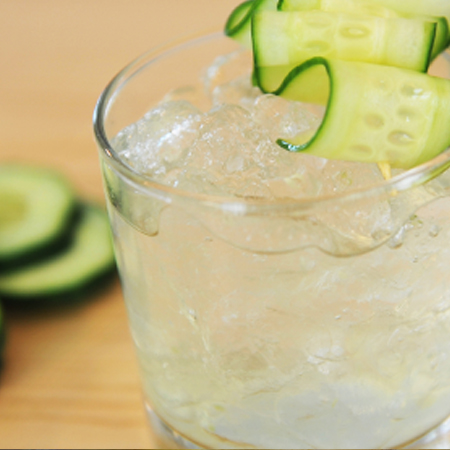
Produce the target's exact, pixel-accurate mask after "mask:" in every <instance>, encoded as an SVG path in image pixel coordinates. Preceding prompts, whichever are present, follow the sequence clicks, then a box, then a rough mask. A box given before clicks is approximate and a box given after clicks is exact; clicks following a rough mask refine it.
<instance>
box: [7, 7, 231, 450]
mask: <svg viewBox="0 0 450 450" xmlns="http://www.w3.org/2000/svg"><path fill="white" fill-rule="evenodd" d="M238 3H239V1H237V0H189V1H188V0H163V1H161V0H0V163H1V162H3V161H7V160H15V161H23V162H30V163H35V164H41V165H45V166H50V167H54V168H56V169H57V170H59V171H61V172H62V173H64V174H65V175H66V176H67V177H68V178H69V179H70V180H71V181H72V182H73V184H74V185H75V186H76V188H77V189H78V192H79V193H80V195H82V196H84V197H87V198H95V199H99V200H101V199H102V198H103V197H102V196H103V194H102V185H101V179H100V172H99V166H98V159H97V154H96V148H95V144H94V141H93V137H92V131H91V117H92V111H93V109H94V105H95V103H96V100H97V98H98V95H99V94H100V92H101V90H102V89H103V88H104V86H105V85H106V83H107V82H108V81H109V80H110V78H111V77H112V76H113V75H114V74H115V73H116V72H117V71H118V70H120V69H121V68H122V66H124V65H125V64H126V63H127V62H128V61H129V60H131V59H132V58H134V57H136V56H137V55H138V54H140V53H142V52H143V51H145V50H147V49H149V48H151V47H154V46H157V45H159V44H161V43H163V42H166V41H167V40H169V39H172V38H175V37H177V36H179V35H183V34H189V33H192V32H196V31H197V30H199V29H203V28H207V27H209V26H211V24H217V26H221V25H222V24H223V21H224V20H225V18H226V15H227V13H228V12H229V11H230V10H231V8H233V7H234V6H236V5H237V4H238ZM0 201H1V199H0ZM6 321H7V325H8V341H7V347H6V353H5V364H4V367H3V370H2V372H1V374H0V448H157V444H156V441H155V439H154V437H153V436H152V434H151V432H150V431H149V429H148V427H147V424H146V421H145V416H144V409H143V406H142V402H141V391H140V383H139V376H138V370H137V364H136V360H135V355H134V350H133V347H132V343H131V339H130V336H129V332H128V328H127V322H126V314H125V310H124V306H123V300H122V294H121V290H120V286H119V283H118V282H117V281H116V282H115V284H114V285H113V286H111V287H110V288H109V289H108V290H106V291H105V292H103V293H101V294H99V295H97V296H96V297H95V298H91V299H86V301H85V302H84V303H81V304H79V305H77V306H72V307H67V308H54V309H50V310H45V311H40V312H38V311H18V310H11V309H8V310H7V311H6Z"/></svg>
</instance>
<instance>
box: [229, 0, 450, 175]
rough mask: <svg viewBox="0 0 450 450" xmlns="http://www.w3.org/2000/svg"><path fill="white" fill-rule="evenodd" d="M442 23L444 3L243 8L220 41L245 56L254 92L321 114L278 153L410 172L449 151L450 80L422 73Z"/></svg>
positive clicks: (314, 2)
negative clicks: (312, 128)
mask: <svg viewBox="0 0 450 450" xmlns="http://www.w3.org/2000/svg"><path fill="white" fill-rule="evenodd" d="M449 22H450V2H449V1H448V0H250V1H246V2H244V3H242V4H241V5H239V6H238V7H237V8H236V9H235V10H234V11H233V12H232V13H231V15H230V17H229V19H228V21H227V24H226V26H225V33H226V34H227V35H228V36H230V37H232V38H234V39H236V40H237V41H239V42H240V43H241V44H243V45H244V46H247V47H251V48H252V50H253V60H254V68H253V69H254V73H253V79H254V82H255V83H256V84H257V85H258V86H259V87H260V88H261V90H262V91H263V92H266V93H272V94H275V95H280V96H282V97H285V98H287V99H291V100H297V101H301V102H306V103H315V104H320V105H325V106H326V110H325V114H324V118H323V120H322V123H321V126H320V127H319V129H318V130H317V131H316V132H315V133H314V134H313V135H299V136H296V137H294V138H290V139H283V137H281V138H280V139H279V140H278V144H279V145H281V146H282V147H283V148H285V149H287V150H289V151H293V152H298V151H304V152H308V153H311V154H313V155H316V156H321V157H325V158H331V159H342V160H349V161H361V162H376V163H379V164H384V165H388V166H389V167H391V166H392V167H397V168H402V169H409V168H411V167H415V166H417V165H418V164H421V163H423V162H425V161H428V160H430V159H432V158H433V157H435V156H436V155H438V154H440V153H442V152H443V151H444V150H445V149H446V148H447V147H448V146H449V145H450V126H448V124H449V123H450V81H449V80H447V79H443V78H438V77H433V76H431V75H428V74H427V71H428V68H429V65H430V64H431V62H432V61H433V60H434V59H435V58H436V57H437V56H439V55H440V54H441V53H442V52H443V51H444V50H445V49H446V48H447V46H448V45H449V42H450V30H449Z"/></svg>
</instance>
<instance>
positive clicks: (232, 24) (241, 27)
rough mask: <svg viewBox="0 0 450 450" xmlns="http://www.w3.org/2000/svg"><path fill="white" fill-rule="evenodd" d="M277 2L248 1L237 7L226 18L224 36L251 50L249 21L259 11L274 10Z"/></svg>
mask: <svg viewBox="0 0 450 450" xmlns="http://www.w3.org/2000/svg"><path fill="white" fill-rule="evenodd" d="M277 4H278V0H248V1H246V2H244V3H241V4H240V5H238V6H237V7H236V8H235V9H234V10H233V11H232V12H231V14H230V16H229V17H228V20H227V22H226V24H225V34H226V35H227V36H230V37H231V38H233V39H234V40H236V41H238V42H240V43H241V44H242V45H243V46H244V47H247V48H251V46H252V39H251V21H252V17H253V14H254V13H255V12H256V11H261V10H276V9H277Z"/></svg>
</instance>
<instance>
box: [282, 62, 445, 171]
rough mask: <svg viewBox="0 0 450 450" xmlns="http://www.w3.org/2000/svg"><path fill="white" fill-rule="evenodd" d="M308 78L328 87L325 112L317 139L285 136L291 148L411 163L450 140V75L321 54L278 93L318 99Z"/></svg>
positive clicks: (362, 159) (284, 141)
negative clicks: (342, 59) (448, 76)
mask: <svg viewBox="0 0 450 450" xmlns="http://www.w3.org/2000/svg"><path fill="white" fill-rule="evenodd" d="M308 77H309V79H315V80H317V79H321V81H320V82H321V83H322V86H323V89H325V90H326V89H327V88H328V92H329V94H328V99H327V101H326V111H325V115H324V118H323V120H322V123H321V125H320V126H319V128H318V130H317V131H316V132H315V134H314V135H313V137H312V138H311V139H308V140H306V141H305V139H304V137H302V136H298V137H294V138H292V139H286V138H280V139H278V140H277V143H278V145H280V146H281V147H282V148H284V149H286V150H288V151H291V152H301V151H303V152H307V153H310V154H313V155H316V156H320V157H324V158H329V159H342V160H350V161H360V162H387V163H389V164H391V165H392V167H398V168H403V169H409V168H411V167H414V166H417V165H418V164H421V163H423V162H425V161H428V160H430V159H432V158H433V157H435V156H437V155H438V154H440V153H442V152H443V151H444V150H445V149H446V148H447V147H448V146H449V145H450V130H449V127H448V123H449V122H450V81H449V80H445V79H440V78H435V77H431V76H429V75H426V74H421V73H417V72H414V71H410V70H405V69H398V68H395V67H387V66H379V65H376V64H368V63H360V62H348V61H340V60H331V59H325V58H321V57H317V58H312V59H311V60H309V61H307V62H305V63H304V64H302V65H301V66H299V67H296V68H295V69H293V70H292V71H291V72H290V73H289V75H288V76H287V77H286V79H285V80H284V81H283V83H282V85H281V86H280V88H279V89H278V90H277V91H275V92H274V94H275V95H279V96H281V97H285V98H288V99H291V100H296V101H306V102H311V93H310V92H311V91H310V90H309V89H308ZM305 80H306V82H305ZM322 100H323V99H322ZM321 103H323V101H322V102H321Z"/></svg>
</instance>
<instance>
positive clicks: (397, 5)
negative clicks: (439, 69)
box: [278, 0, 450, 59]
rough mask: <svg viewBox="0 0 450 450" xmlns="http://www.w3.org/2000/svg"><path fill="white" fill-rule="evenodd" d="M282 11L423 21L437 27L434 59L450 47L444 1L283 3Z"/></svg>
mask: <svg viewBox="0 0 450 450" xmlns="http://www.w3.org/2000/svg"><path fill="white" fill-rule="evenodd" d="M278 9H279V10H280V11H308V10H312V9H319V10H322V11H329V12H348V13H356V14H366V15H372V16H376V17H385V18H388V17H391V18H393V17H404V18H423V19H426V20H430V21H432V22H436V23H437V33H436V40H435V43H434V46H433V52H432V58H433V59H434V58H435V57H436V56H437V55H439V53H441V52H442V51H443V50H444V49H446V48H447V47H448V45H449V44H450V29H449V23H450V3H449V2H448V1H447V0H445V2H444V1H442V2H441V1H432V2H430V3H429V2H428V0H427V1H426V2H424V1H422V0H421V1H411V0H407V1H398V0H370V1H365V0H280V1H279V3H278Z"/></svg>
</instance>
